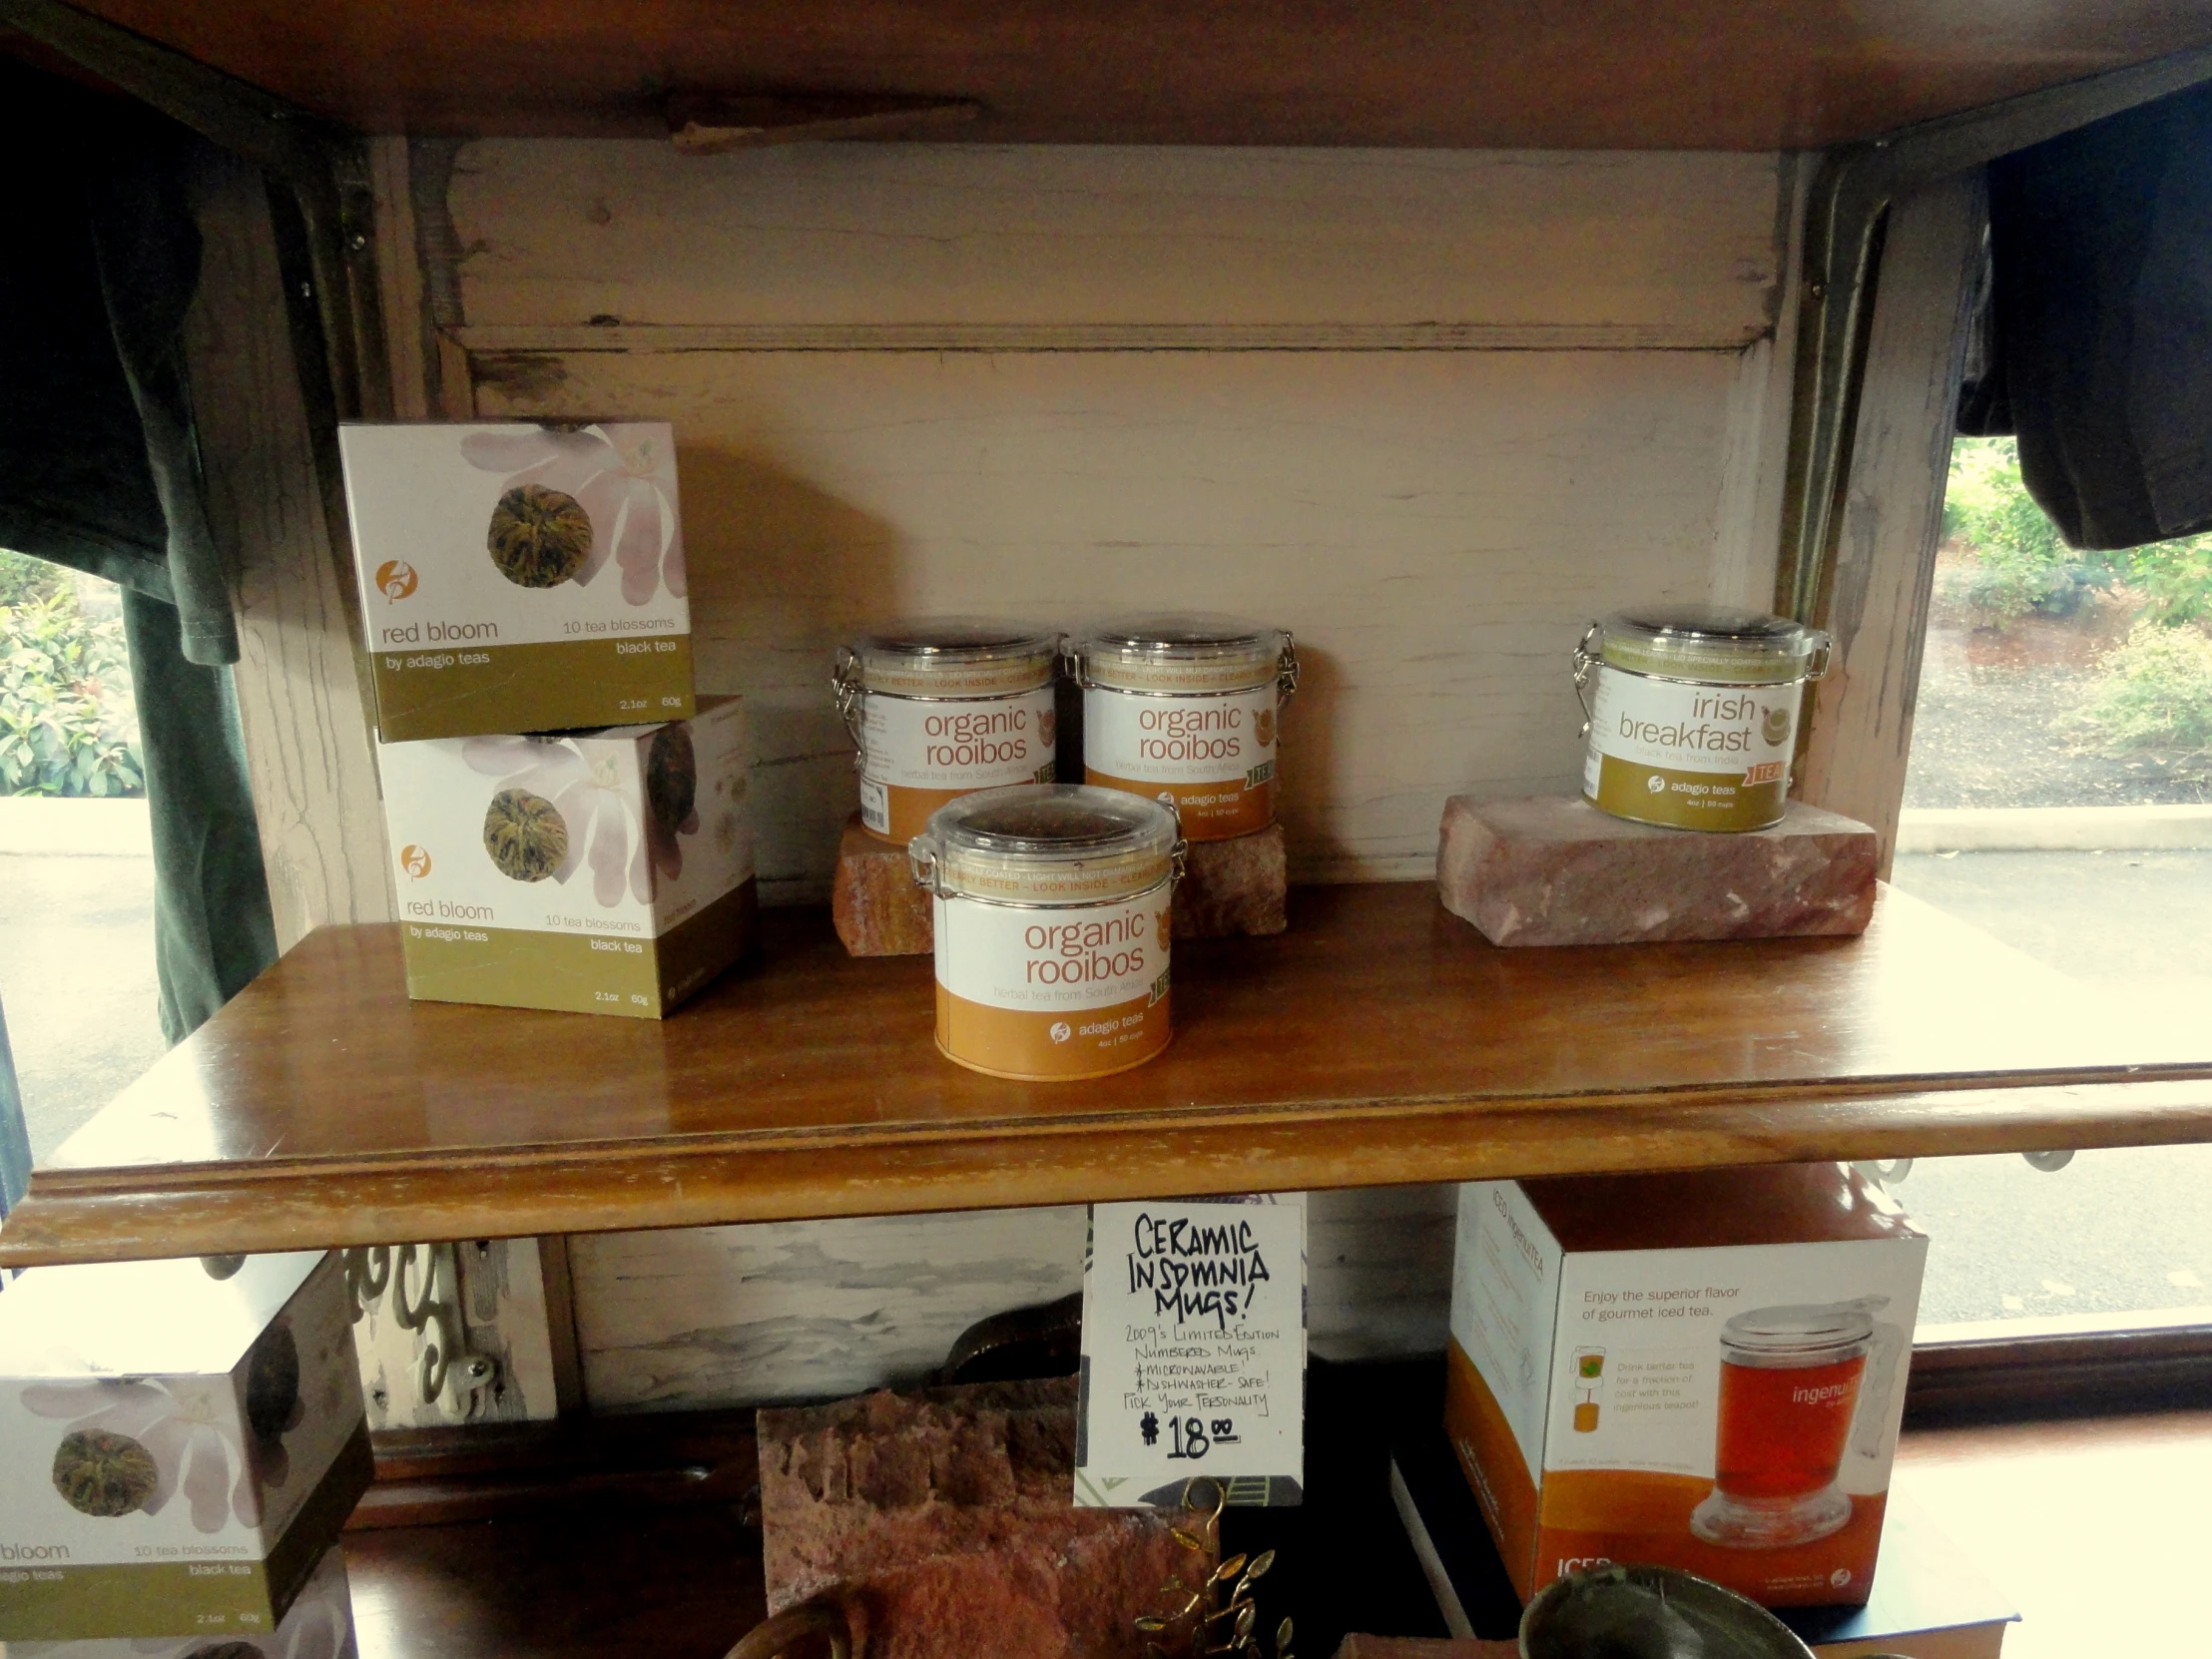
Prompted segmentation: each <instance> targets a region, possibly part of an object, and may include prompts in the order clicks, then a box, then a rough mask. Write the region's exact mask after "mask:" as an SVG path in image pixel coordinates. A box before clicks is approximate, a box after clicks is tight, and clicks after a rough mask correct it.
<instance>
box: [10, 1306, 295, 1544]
mask: <svg viewBox="0 0 2212 1659" xmlns="http://www.w3.org/2000/svg"><path fill="white" fill-rule="evenodd" d="M285 1338H286V1341H287V1342H288V1340H289V1333H288V1332H287V1333H285ZM256 1371H257V1372H258V1373H259V1372H261V1371H262V1368H261V1366H260V1357H259V1355H257V1357H256ZM263 1375H264V1376H266V1377H267V1378H268V1381H267V1382H266V1383H262V1382H261V1381H260V1380H259V1378H257V1377H255V1376H252V1375H250V1378H249V1383H248V1390H247V1421H248V1424H249V1427H250V1430H251V1432H252V1434H253V1436H254V1440H255V1443H254V1444H253V1445H252V1446H251V1447H249V1446H248V1445H246V1444H244V1443H243V1441H242V1439H241V1436H240V1435H239V1432H238V1426H237V1418H236V1415H235V1413H234V1402H233V1395H232V1392H231V1384H230V1379H229V1378H222V1377H218V1378H209V1379H206V1380H204V1381H203V1380H199V1379H189V1380H188V1379H183V1378H172V1379H169V1380H167V1381H164V1382H158V1383H157V1382H123V1381H117V1382H106V1381H102V1382H97V1383H41V1384H34V1385H33V1386H31V1387H28V1388H25V1389H24V1390H23V1403H24V1404H25V1405H26V1406H27V1407H28V1408H29V1409H30V1410H31V1411H33V1412H35V1413H36V1414H37V1415H39V1416H42V1417H59V1418H66V1419H68V1428H67V1429H66V1430H65V1431H64V1433H63V1435H62V1437H61V1441H60V1443H59V1444H58V1445H57V1446H56V1447H55V1449H54V1469H53V1479H54V1490H55V1491H56V1492H57V1493H59V1494H60V1496H61V1498H62V1501H63V1502H65V1503H67V1504H68V1505H69V1506H70V1507H71V1508H72V1509H75V1510H77V1511H78V1512H79V1513H80V1514H87V1515H98V1516H105V1517H109V1518H117V1517H121V1516H123V1515H128V1514H133V1513H136V1512H139V1511H142V1510H143V1511H144V1512H145V1513H147V1514H149V1515H155V1514H159V1513H161V1511H162V1509H163V1508H164V1507H166V1506H167V1504H168V1503H169V1500H170V1499H171V1498H172V1497H174V1496H175V1495H176V1494H177V1493H178V1492H179V1491H180V1490H181V1491H182V1492H183V1493H184V1494H185V1500H186V1501H187V1502H188V1503H189V1504H190V1505H191V1507H192V1524H193V1526H194V1527H195V1528H197V1529H198V1530H199V1531H202V1532H220V1531H221V1530H222V1529H223V1528H224V1527H225V1526H226V1525H228V1524H229V1522H230V1520H231V1516H232V1513H233V1512H234V1511H236V1513H237V1515H238V1518H239V1519H240V1520H241V1521H243V1522H244V1523H245V1524H246V1525H248V1526H259V1525H260V1524H261V1519H262V1485H263V1483H264V1482H267V1483H268V1484H270V1485H272V1486H281V1485H282V1484H283V1483H284V1480H285V1478H286V1476H287V1475H288V1474H289V1473H290V1459H289V1457H288V1456H287V1455H286V1454H285V1451H284V1446H283V1438H282V1436H283V1434H284V1432H285V1431H286V1430H287V1429H291V1428H295V1427H297V1426H298V1425H299V1422H300V1420H301V1418H302V1417H303V1415H304V1410H303V1407H302V1406H301V1403H300V1399H299V1362H298V1356H297V1352H296V1350H294V1351H293V1352H292V1358H291V1365H290V1371H289V1386H288V1388H287V1387H286V1386H285V1385H284V1374H283V1368H282V1365H281V1363H280V1362H277V1364H275V1365H274V1366H273V1367H272V1368H270V1370H269V1371H268V1372H267V1373H263ZM257 1392H259V1393H260V1395H261V1397H260V1398H258V1399H257V1397H256V1394H257Z"/></svg>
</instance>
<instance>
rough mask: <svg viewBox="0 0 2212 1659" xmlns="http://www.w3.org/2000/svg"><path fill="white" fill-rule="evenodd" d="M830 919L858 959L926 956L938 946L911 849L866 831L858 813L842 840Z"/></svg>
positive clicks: (831, 892) (927, 899)
mask: <svg viewBox="0 0 2212 1659" xmlns="http://www.w3.org/2000/svg"><path fill="white" fill-rule="evenodd" d="M830 919H831V920H832V921H834V922H835V923H836V928H837V937H838V938H839V939H841V940H843V941H844V948H845V949H846V951H848V952H849V953H850V954H852V955H854V956H924V955H927V954H928V953H929V951H930V950H931V949H932V948H933V947H934V944H935V939H934V933H935V929H934V928H933V927H932V926H931V925H930V921H929V894H928V893H927V892H925V891H924V890H923V889H921V888H920V887H917V886H915V885H914V872H913V866H912V865H911V864H910V863H909V862H908V861H907V858H906V849H905V848H904V847H903V846H893V845H892V844H891V843H890V842H889V841H886V840H878V839H877V838H876V837H875V836H873V835H871V834H869V833H868V832H867V831H866V830H863V829H861V828H860V815H859V814H858V813H854V814H853V815H852V816H851V817H850V818H848V819H846V820H845V821H844V834H843V835H842V836H841V837H840V838H839V839H838V841H837V878H836V882H835V884H834V885H833V886H832V887H831V888H830Z"/></svg>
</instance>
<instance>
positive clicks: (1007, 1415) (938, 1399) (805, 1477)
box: [759, 1377, 1213, 1659]
mask: <svg viewBox="0 0 2212 1659" xmlns="http://www.w3.org/2000/svg"><path fill="white" fill-rule="evenodd" d="M1075 1403H1076V1380H1075V1379H1074V1378H1072V1377H1068V1378H1053V1379H1048V1380H1044V1381H1038V1382H1017V1383H971V1384H967V1385H964V1386H957V1387H947V1388H925V1389H920V1390H916V1391H914V1392H911V1393H892V1392H888V1391H878V1392H875V1393H869V1394H861V1395H858V1396H856V1397H854V1398H851V1399H844V1400H838V1401H835V1402H834V1403H831V1404H829V1405H814V1406H804V1407H794V1408H788V1409H770V1410H763V1411H762V1412H761V1413H760V1418H759V1423H760V1446H761V1526H762V1552H763V1556H764V1564H765V1566H766V1569H767V1576H768V1606H769V1611H770V1613H771V1614H775V1613H781V1612H784V1611H786V1610H788V1609H790V1608H792V1607H796V1606H798V1605H799V1604H801V1603H802V1602H806V1601H808V1600H810V1599H813V1598H815V1597H823V1598H825V1599H828V1600H830V1601H834V1602H836V1603H837V1604H838V1605H840V1606H841V1607H842V1608H843V1610H844V1613H845V1617H846V1621H847V1623H848V1624H849V1625H850V1627H851V1629H852V1633H853V1636H854V1642H853V1651H854V1652H855V1653H859V1652H861V1651H863V1650H864V1651H865V1653H866V1654H867V1659H1060V1656H1064V1659H1093V1656H1095V1659H1140V1656H1141V1655H1142V1654H1143V1652H1144V1648H1145V1642H1144V1639H1143V1638H1141V1637H1140V1636H1139V1635H1138V1634H1137V1631H1136V1628H1135V1621H1136V1619H1137V1618H1138V1617H1139V1616H1140V1615H1142V1614H1145V1613H1155V1612H1158V1613H1167V1612H1173V1611H1174V1610H1175V1609H1174V1608H1173V1607H1163V1606H1162V1605H1161V1602H1162V1599H1163V1598H1162V1596H1161V1594H1160V1590H1161V1586H1162V1585H1163V1584H1164V1583H1166V1582H1168V1581H1169V1580H1170V1579H1173V1578H1185V1579H1187V1580H1188V1581H1189V1582H1191V1583H1192V1584H1194V1585H1195V1584H1197V1583H1201V1582H1203V1581H1204V1579H1203V1575H1204V1574H1206V1573H1210V1572H1211V1570H1212V1568H1213V1556H1212V1552H1211V1551H1201V1552H1199V1553H1198V1554H1195V1555H1194V1554H1193V1553H1191V1552H1190V1551H1187V1550H1186V1549H1184V1548H1183V1547H1182V1546H1181V1545H1179V1544H1178V1543H1177V1542H1176V1541H1175V1539H1174V1537H1173V1535H1172V1533H1171V1531H1170V1528H1171V1526H1173V1525H1176V1524H1179V1523H1180V1524H1182V1525H1185V1526H1190V1525H1192V1524H1193V1523H1192V1519H1191V1517H1190V1516H1189V1515H1188V1514H1187V1513H1186V1512H1185V1511H1182V1510H1174V1511H1167V1510H1139V1509H1078V1508H1076V1507H1075V1506H1074V1502H1073V1498H1074V1475H1075Z"/></svg>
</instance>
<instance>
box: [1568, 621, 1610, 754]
mask: <svg viewBox="0 0 2212 1659" xmlns="http://www.w3.org/2000/svg"><path fill="white" fill-rule="evenodd" d="M1604 629H1605V625H1604V624H1603V623H1600V622H1593V623H1591V624H1590V625H1589V627H1587V628H1585V629H1583V630H1582V639H1581V642H1580V643H1579V644H1578V645H1576V646H1575V648H1574V700H1575V701H1576V702H1577V703H1579V704H1581V705H1582V734H1581V735H1582V736H1583V737H1585V738H1586V737H1588V736H1589V735H1590V727H1591V725H1592V724H1593V723H1594V722H1595V721H1596V720H1597V711H1596V710H1595V709H1593V708H1591V707H1590V676H1591V675H1593V674H1595V673H1596V672H1597V669H1598V664H1599V663H1601V662H1603V661H1604V659H1603V658H1602V657H1600V656H1599V655H1598V654H1597V653H1596V652H1594V651H1592V650H1591V649H1590V646H1591V643H1592V642H1593V641H1595V640H1596V639H1597V637H1598V635H1599V634H1601V633H1603V632H1604Z"/></svg>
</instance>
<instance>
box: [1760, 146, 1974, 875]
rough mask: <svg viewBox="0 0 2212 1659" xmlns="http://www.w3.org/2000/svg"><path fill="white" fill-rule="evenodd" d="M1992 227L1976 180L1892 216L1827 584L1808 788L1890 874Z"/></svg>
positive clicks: (1962, 179)
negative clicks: (1963, 384)
mask: <svg viewBox="0 0 2212 1659" xmlns="http://www.w3.org/2000/svg"><path fill="white" fill-rule="evenodd" d="M1985 224H1986V209H1985V206H1984V204H1983V201H1982V196H1981V180H1980V176H1979V175H1978V174H1971V175H1963V174H1962V175H1960V176H1958V177H1956V178H1952V179H1946V180H1942V181H1940V182H1938V183H1936V184H1934V185H1931V186H1928V187H1926V188H1925V189H1923V190H1921V191H1920V192H1918V193H1917V194H1915V195H1913V196H1911V197H1908V198H1907V199H1906V200H1905V201H1903V202H1900V203H1899V204H1898V205H1897V206H1896V207H1895V208H1893V209H1892V210H1891V217H1890V227H1889V233H1888V236H1887V238H1886V240H1885V243H1884V248H1883V256H1882V273H1881V280H1880V283H1879V286H1878V287H1877V289H1876V292H1875V311H1874V323H1873V328H1872V331H1871V333H1870V335H1869V337H1868V342H1867V369H1866V382H1865V386H1864V388H1863V390H1862V391H1861V392H1860V397H1859V421H1858V426H1857V430H1856V435H1855V437H1854V439H1853V442H1852V450H1851V460H1850V466H1851V472H1850V476H1849V478H1848V479H1847V481H1846V483H1845V488H1844V500H1843V507H1842V511H1841V513H1840V515H1839V528H1838V531H1837V539H1836V549H1835V554H1834V557H1833V559H1832V561H1831V563H1830V568H1829V571H1828V575H1827V580H1826V583H1825V597H1824V602H1823V606H1822V612H1821V620H1822V623H1823V625H1824V626H1825V627H1826V628H1827V629H1828V630H1829V632H1830V633H1831V634H1833V635H1834V636H1835V640H1836V654H1835V662H1834V665H1833V666H1832V667H1831V668H1830V670H1829V674H1828V678H1827V679H1826V680H1824V681H1822V682H1821V683H1820V684H1819V685H1817V686H1815V687H1814V688H1813V689H1812V697H1811V714H1810V719H1809V720H1808V723H1807V725H1808V730H1809V734H1810V735H1809V737H1808V739H1807V745H1806V752H1805V755H1804V758H1803V763H1802V765H1801V766H1800V768H1799V771H1798V786H1797V793H1798V794H1799V795H1801V796H1802V797H1804V799H1805V800H1807V801H1810V802H1812V803H1814V804H1815V805H1816V806H1821V807H1827V808H1829V809H1831V810H1832V811H1835V812H1839V813H1845V814H1848V815H1849V816H1850V817H1852V818H1855V819H1858V820H1860V821H1861V822H1862V823H1865V824H1871V825H1873V826H1874V828H1875V830H1876V832H1877V834H1878V835H1880V837H1881V845H1882V851H1881V869H1882V872H1883V873H1884V874H1885V875H1887V874H1888V873H1889V869H1890V860H1891V856H1892V854H1893V853H1894V852H1895V850H1896V846H1897V825H1898V812H1899V809H1900V808H1901V807H1902V806H1903V804H1904V800H1905V774H1906V767H1907V765H1908V762H1909V760H1910V757H1911V752H1912V747H1913V711H1914V706H1915V703H1916V702H1917V700H1918V698H1919V695H1920V683H1921V652H1922V648H1923V646H1924V645H1925V643H1926V641H1927V637H1928V608H1929V604H1930V600H1931V596H1932V594H1933V592H1934V586H1935V579H1936V542H1937V541H1938V540H1940V539H1941V536H1942V524H1943V485H1944V480H1945V478H1946V477H1947V476H1948V472H1949V465H1950V440H1951V428H1952V425H1953V422H1954V417H1955V412H1956V409H1957V405H1958V377H1959V370H1960V365H1961V362H1962V360H1963V353H1964V351H1965V343H1966V312H1967V308H1968V306H1969V305H1970V304H1971V301H1972V295H1973V284H1974V274H1975V272H1976V271H1977V270H1978V269H1979V266H1980V262H1981V238H1982V231H1983V228H1984V225H1985Z"/></svg>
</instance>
